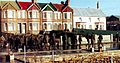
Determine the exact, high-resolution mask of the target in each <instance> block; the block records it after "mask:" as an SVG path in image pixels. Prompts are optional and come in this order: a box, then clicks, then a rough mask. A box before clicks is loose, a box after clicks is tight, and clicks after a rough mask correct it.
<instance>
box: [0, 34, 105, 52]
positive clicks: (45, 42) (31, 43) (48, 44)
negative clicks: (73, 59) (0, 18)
mask: <svg viewBox="0 0 120 63" xmlns="http://www.w3.org/2000/svg"><path fill="white" fill-rule="evenodd" d="M56 36H57V37H56ZM61 36H62V38H61ZM61 39H62V43H61ZM86 39H87V42H88V49H89V48H90V45H92V47H94V41H95V36H94V34H87V35H86ZM98 39H99V41H98V47H100V45H101V44H102V39H103V37H102V35H99V37H98ZM77 41H79V44H77ZM81 42H82V35H79V37H78V39H77V36H76V34H74V33H70V34H69V33H63V34H62V35H60V36H58V35H56V34H55V33H50V34H47V33H45V34H38V35H33V34H21V35H15V34H3V35H1V37H0V48H2V50H5V49H6V48H9V49H10V50H11V51H16V52H17V51H18V49H20V48H21V49H22V51H24V46H25V47H26V50H27V51H28V50H30V51H36V50H38V51H43V50H53V49H54V50H55V49H56V50H57V49H63V50H67V49H77V46H79V49H81ZM2 50H0V51H2Z"/></svg>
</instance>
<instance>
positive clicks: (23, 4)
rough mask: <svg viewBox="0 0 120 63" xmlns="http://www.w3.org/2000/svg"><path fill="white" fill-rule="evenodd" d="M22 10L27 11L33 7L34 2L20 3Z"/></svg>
mask: <svg viewBox="0 0 120 63" xmlns="http://www.w3.org/2000/svg"><path fill="white" fill-rule="evenodd" d="M18 4H19V5H20V7H21V9H22V10H27V9H28V7H29V6H30V5H32V2H18Z"/></svg>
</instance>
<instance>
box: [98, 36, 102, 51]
mask: <svg viewBox="0 0 120 63" xmlns="http://www.w3.org/2000/svg"><path fill="white" fill-rule="evenodd" d="M102 40H103V36H102V35H101V34H100V35H99V37H98V49H100V47H101V46H100V45H102V46H103V44H102Z"/></svg>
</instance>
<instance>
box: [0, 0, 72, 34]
mask: <svg viewBox="0 0 120 63" xmlns="http://www.w3.org/2000/svg"><path fill="white" fill-rule="evenodd" d="M68 1H69V0H67V1H66V3H67V2H68ZM61 5H62V6H61ZM59 6H60V7H59ZM0 10H1V11H0V12H1V32H6V33H23V34H25V33H33V34H36V33H39V31H40V30H47V31H51V30H64V29H69V30H72V21H73V16H72V15H73V10H72V8H70V6H68V4H53V3H38V2H35V1H34V0H32V2H17V1H0Z"/></svg>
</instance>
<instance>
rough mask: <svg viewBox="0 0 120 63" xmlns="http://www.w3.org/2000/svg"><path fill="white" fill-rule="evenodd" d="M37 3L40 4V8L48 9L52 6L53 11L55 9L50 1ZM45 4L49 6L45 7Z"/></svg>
mask: <svg viewBox="0 0 120 63" xmlns="http://www.w3.org/2000/svg"><path fill="white" fill-rule="evenodd" d="M37 4H38V5H39V6H40V8H41V9H45V10H50V8H52V9H53V10H54V11H57V9H56V8H55V6H54V5H53V4H52V3H51V2H50V3H37ZM47 6H50V7H47ZM45 7H46V8H45Z"/></svg>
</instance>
